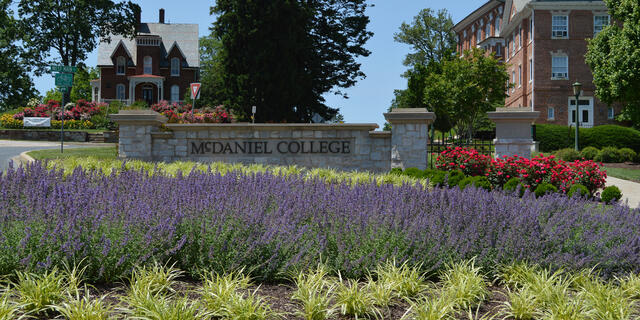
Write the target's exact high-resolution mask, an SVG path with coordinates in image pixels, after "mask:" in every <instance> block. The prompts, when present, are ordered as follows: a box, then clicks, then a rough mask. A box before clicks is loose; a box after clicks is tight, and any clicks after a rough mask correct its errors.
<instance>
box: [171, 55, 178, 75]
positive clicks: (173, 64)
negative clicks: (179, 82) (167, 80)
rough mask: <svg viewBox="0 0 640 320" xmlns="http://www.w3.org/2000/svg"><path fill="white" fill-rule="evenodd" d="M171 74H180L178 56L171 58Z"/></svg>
mask: <svg viewBox="0 0 640 320" xmlns="http://www.w3.org/2000/svg"><path fill="white" fill-rule="evenodd" d="M171 75H172V76H180V58H172V59H171Z"/></svg>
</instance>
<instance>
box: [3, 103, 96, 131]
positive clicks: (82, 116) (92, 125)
mask: <svg viewBox="0 0 640 320" xmlns="http://www.w3.org/2000/svg"><path fill="white" fill-rule="evenodd" d="M108 107H109V105H108V104H106V103H96V102H87V101H85V100H78V102H77V103H76V104H75V105H74V106H73V107H71V108H69V109H67V110H64V112H62V109H61V106H60V102H59V101H55V100H49V101H48V102H47V103H46V104H39V105H37V106H32V107H26V108H21V109H19V110H21V111H19V112H16V113H14V114H4V115H2V116H0V127H3V128H7V129H23V128H24V125H23V119H24V117H50V118H51V128H54V129H58V128H60V127H61V125H62V121H61V118H62V117H64V121H65V122H64V126H65V128H68V129H96V128H97V127H106V126H107V124H108V123H109V120H108V119H107V118H106V117H105V114H106V113H107V108H108Z"/></svg>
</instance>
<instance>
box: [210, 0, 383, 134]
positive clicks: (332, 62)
mask: <svg viewBox="0 0 640 320" xmlns="http://www.w3.org/2000/svg"><path fill="white" fill-rule="evenodd" d="M365 1H366V0H311V1H298V0H218V1H216V5H215V6H214V7H212V8H211V13H212V14H215V15H217V20H216V22H215V23H214V24H213V28H212V30H213V36H214V37H215V38H216V39H220V42H221V47H220V50H219V59H220V60H219V63H220V70H221V75H220V79H221V82H222V83H224V88H222V90H221V91H220V92H219V96H220V99H221V100H222V101H224V103H225V104H226V105H228V106H230V107H232V108H233V109H234V111H235V113H236V114H237V115H238V116H239V117H240V118H241V119H248V118H249V116H250V114H251V106H253V105H255V106H257V114H256V118H257V119H256V120H257V121H260V122H282V121H286V122H308V121H309V120H310V119H311V118H312V117H313V115H314V114H315V113H317V114H319V115H320V116H322V117H323V118H325V119H331V118H333V117H334V116H335V115H336V113H337V111H338V110H337V109H336V108H332V107H329V106H327V105H325V104H324V102H325V100H324V98H323V97H322V95H323V94H325V93H327V92H332V91H333V92H334V93H337V94H343V93H342V92H340V91H339V89H340V88H348V87H351V86H353V85H354V84H355V83H356V81H357V80H358V79H360V78H363V77H364V73H363V72H362V71H361V70H360V64H359V63H358V62H356V60H355V59H356V58H357V57H359V56H368V55H369V51H368V50H366V49H365V48H364V44H365V43H366V41H367V40H368V39H369V38H370V37H371V35H372V33H371V32H369V31H367V30H366V27H367V24H368V23H369V18H368V17H367V16H366V15H365V9H366V4H365ZM214 63H215V62H214ZM216 81H218V80H214V81H213V83H217V82H216ZM214 86H215V85H214Z"/></svg>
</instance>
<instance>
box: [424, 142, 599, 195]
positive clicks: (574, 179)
mask: <svg viewBox="0 0 640 320" xmlns="http://www.w3.org/2000/svg"><path fill="white" fill-rule="evenodd" d="M436 168H438V169H441V170H462V171H463V172H464V173H465V174H466V175H470V176H479V175H484V176H486V177H487V178H488V179H489V181H490V182H491V183H492V184H493V185H494V186H503V185H504V184H505V183H506V182H507V181H508V180H509V179H511V178H513V177H517V178H520V180H521V181H522V183H523V184H524V186H525V188H528V189H531V190H534V189H535V188H536V187H537V186H538V185H540V184H542V183H549V184H551V185H553V186H555V187H556V188H558V190H560V191H562V192H567V191H568V190H569V188H570V187H571V186H572V185H573V184H576V183H579V184H582V185H584V186H586V187H587V188H588V189H589V192H590V193H592V194H593V193H594V192H595V191H596V190H598V189H600V188H603V187H604V185H605V180H606V178H607V174H606V172H605V171H602V170H600V165H599V164H597V163H595V162H593V161H591V160H587V161H584V160H583V161H580V160H576V161H574V162H565V161H562V160H559V159H557V158H556V157H555V156H553V155H552V156H547V157H545V156H544V155H542V154H541V155H539V156H536V157H533V158H531V159H527V158H523V157H519V156H517V155H515V156H511V157H507V156H504V157H503V158H502V159H493V158H492V157H490V156H487V155H482V154H479V153H478V152H477V151H476V150H474V149H467V148H461V147H455V148H448V149H447V150H445V151H443V152H442V153H441V154H440V155H439V156H438V159H436Z"/></svg>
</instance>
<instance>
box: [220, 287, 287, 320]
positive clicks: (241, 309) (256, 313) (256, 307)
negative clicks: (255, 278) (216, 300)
mask: <svg viewBox="0 0 640 320" xmlns="http://www.w3.org/2000/svg"><path fill="white" fill-rule="evenodd" d="M257 291H258V289H256V290H254V291H252V292H250V293H248V294H247V295H243V294H241V293H234V294H232V295H231V297H230V298H229V300H228V301H227V302H226V303H225V304H224V305H223V307H222V318H224V319H234V320H266V319H277V318H279V317H280V315H279V314H277V313H275V312H273V311H272V310H271V307H270V306H269V304H268V303H267V302H266V301H265V300H264V299H263V298H262V297H260V296H258V295H257Z"/></svg>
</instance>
